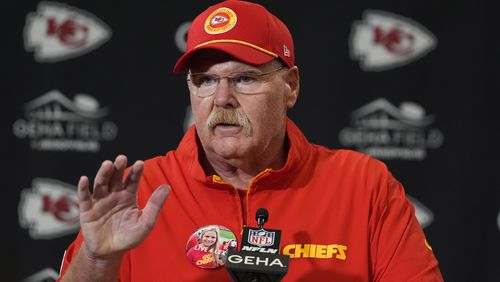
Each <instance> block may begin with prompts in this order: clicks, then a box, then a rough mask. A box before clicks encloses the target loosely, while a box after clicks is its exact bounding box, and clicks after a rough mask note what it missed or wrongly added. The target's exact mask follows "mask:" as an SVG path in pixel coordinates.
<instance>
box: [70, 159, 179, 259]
mask: <svg viewBox="0 0 500 282" xmlns="http://www.w3.org/2000/svg"><path fill="white" fill-rule="evenodd" d="M126 167H127V157H125V156H123V155H119V156H118V157H116V159H115V162H114V163H112V162H111V161H109V160H107V161H104V162H103V163H102V164H101V167H100V168H99V171H98V172H97V174H96V176H95V180H94V190H93V193H92V194H90V192H89V179H88V177H86V176H82V177H81V178H80V181H79V182H78V198H79V205H80V224H81V229H82V232H83V236H84V244H83V245H82V247H84V248H86V254H87V256H88V257H89V258H90V259H94V260H106V259H108V258H112V257H116V256H121V255H122V254H123V252H125V251H126V250H128V249H131V248H133V247H135V246H137V245H139V244H140V243H141V242H142V241H144V239H145V238H146V236H147V235H148V234H149V233H150V232H151V229H152V228H153V226H154V224H155V222H156V218H157V217H158V214H159V212H160V209H161V207H162V206H163V203H164V202H165V200H166V198H167V197H168V195H169V194H170V187H169V186H168V185H161V186H160V187H158V189H156V190H155V191H154V192H153V194H152V195H151V197H150V198H149V200H148V202H147V204H146V206H145V207H144V209H140V208H139V207H138V206H137V195H136V194H137V188H138V185H139V180H140V178H141V174H142V171H143V169H144V162H142V161H136V162H135V163H134V164H133V165H132V167H131V168H130V171H129V173H128V174H127V176H126V177H125V179H123V174H124V171H125V168H126Z"/></svg>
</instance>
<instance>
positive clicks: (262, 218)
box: [255, 208, 269, 229]
mask: <svg viewBox="0 0 500 282" xmlns="http://www.w3.org/2000/svg"><path fill="white" fill-rule="evenodd" d="M255 219H256V220H257V225H259V228H260V229H263V227H262V226H264V223H266V222H267V220H268V219H269V212H268V211H267V210H266V209H265V208H259V209H258V210H257V212H256V213H255Z"/></svg>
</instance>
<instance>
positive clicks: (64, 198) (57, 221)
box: [19, 178, 80, 239]
mask: <svg viewBox="0 0 500 282" xmlns="http://www.w3.org/2000/svg"><path fill="white" fill-rule="evenodd" d="M32 185H33V187H32V188H31V189H24V190H23V191H22V193H21V201H20V202H19V224H20V226H21V227H23V228H28V229H29V232H30V236H31V238H33V239H51V238H56V237H61V236H64V235H66V234H71V233H75V232H77V231H78V228H79V227H80V222H79V215H80V210H79V208H78V196H77V192H76V187H75V186H73V185H69V184H66V183H63V182H60V181H58V180H54V179H48V178H36V179H34V180H33V183H32Z"/></svg>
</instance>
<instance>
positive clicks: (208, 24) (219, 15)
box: [205, 7, 237, 34]
mask: <svg viewBox="0 0 500 282" xmlns="http://www.w3.org/2000/svg"><path fill="white" fill-rule="evenodd" d="M236 20H237V17H236V13H234V12H233V10H231V9H229V8H224V7H223V8H219V9H217V10H215V11H214V12H213V13H211V14H210V15H209V16H208V17H207V20H206V21H205V31H206V32H207V33H209V34H220V33H224V32H227V31H229V30H231V29H232V28H233V27H234V25H235V24H236Z"/></svg>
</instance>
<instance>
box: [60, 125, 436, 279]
mask: <svg viewBox="0 0 500 282" xmlns="http://www.w3.org/2000/svg"><path fill="white" fill-rule="evenodd" d="M287 138H288V140H289V144H290V146H289V151H288V156H287V161H286V163H285V165H284V166H283V167H282V168H281V169H278V170H274V169H266V170H264V171H262V172H261V173H260V174H258V175H257V176H255V177H254V179H253V180H252V182H251V184H250V186H249V187H248V189H247V191H246V193H244V194H242V193H239V192H238V191H237V190H236V189H235V188H234V187H233V186H231V185H229V184H227V183H225V182H224V180H222V179H221V178H220V177H218V176H216V175H213V176H207V175H205V173H204V171H203V169H202V167H201V165H200V162H199V158H198V152H199V149H200V148H199V145H198V144H197V141H196V132H195V129H194V127H192V128H191V129H190V130H189V131H188V132H187V133H186V134H185V136H184V138H183V139H182V141H181V142H180V144H179V146H178V148H177V150H175V151H170V152H168V153H167V154H166V155H165V156H160V157H156V158H153V159H150V160H147V161H145V168H144V172H143V177H142V180H141V183H140V187H139V191H138V201H139V205H140V206H142V207H143V206H144V205H145V203H146V201H147V199H149V197H150V195H151V193H152V192H153V191H154V189H156V188H157V187H158V186H159V185H160V184H163V183H168V184H170V185H171V187H172V193H171V194H170V197H169V198H168V199H167V201H166V203H165V205H164V206H163V208H162V211H161V212H160V215H159V218H158V220H157V223H156V225H155V227H154V228H153V230H152V232H151V234H150V235H149V236H148V237H147V238H146V240H145V241H144V242H143V243H141V244H140V245H139V246H138V247H136V248H134V249H132V250H130V251H128V252H127V253H126V255H125V257H124V259H123V263H122V267H121V271H120V281H124V282H125V281H126V282H128V281H135V282H144V281H232V280H231V278H230V276H229V274H228V272H227V270H226V269H224V268H223V267H220V268H217V269H201V268H198V267H196V266H194V265H192V264H191V263H190V261H189V260H188V259H187V258H186V244H187V241H188V240H189V238H190V237H191V235H193V233H194V232H195V231H196V230H197V229H199V228H200V227H203V226H207V225H222V226H225V227H227V228H229V229H230V230H231V231H232V232H233V233H234V234H235V235H236V238H237V242H241V232H242V229H243V226H245V225H250V226H255V225H256V223H255V212H256V211H257V209H258V208H261V207H264V208H266V209H267V210H268V211H269V220H268V222H267V223H266V225H265V227H266V228H270V229H279V230H282V238H281V248H280V253H283V254H285V255H289V256H290V264H289V270H288V273H287V274H286V276H285V277H284V279H283V280H282V281H285V282H286V281H314V282H317V281H353V282H354V281H360V282H361V281H394V282H402V281H418V282H426V281H443V279H442V276H441V273H440V270H439V268H438V262H437V260H436V258H435V256H434V254H433V252H432V249H431V247H430V246H429V245H428V243H427V241H426V238H425V235H424V233H423V231H422V228H421V227H420V225H419V223H418V222H417V220H416V218H415V215H414V208H413V206H412V204H411V203H410V202H409V200H408V199H407V198H406V196H405V192H404V190H403V187H402V185H401V184H400V183H399V182H398V181H397V180H396V179H395V178H394V177H393V176H392V175H391V173H390V172H389V171H388V170H387V168H386V166H385V165H384V164H383V163H382V162H380V161H378V160H375V159H373V158H371V157H369V156H367V155H364V154H361V153H357V152H354V151H350V150H332V149H328V148H326V147H323V146H319V145H314V144H310V143H309V142H308V141H307V140H306V138H305V137H304V135H303V134H302V132H301V131H300V130H299V129H298V128H297V127H296V126H295V124H293V122H291V121H290V120H288V121H287ZM81 243H82V236H81V233H80V234H79V235H78V236H77V238H76V240H75V241H74V242H73V243H72V244H71V245H70V246H69V248H68V249H67V251H66V254H65V257H64V259H63V265H62V268H61V273H64V271H65V270H66V269H67V267H68V265H69V264H70V262H71V259H72V257H73V256H74V255H75V254H76V252H77V249H78V248H79V246H80V245H81Z"/></svg>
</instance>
